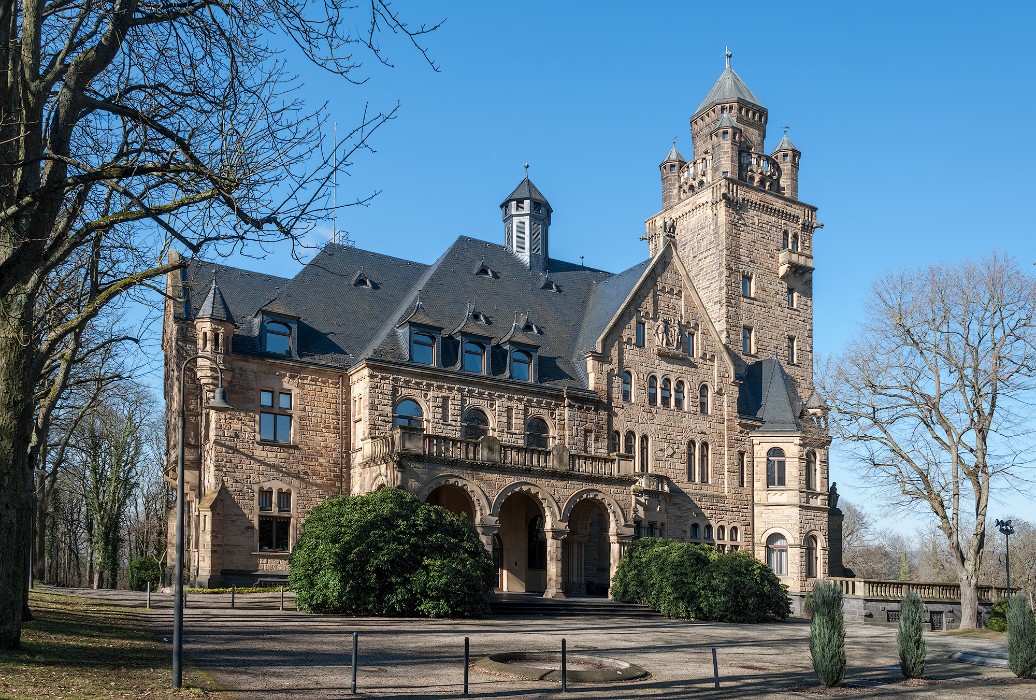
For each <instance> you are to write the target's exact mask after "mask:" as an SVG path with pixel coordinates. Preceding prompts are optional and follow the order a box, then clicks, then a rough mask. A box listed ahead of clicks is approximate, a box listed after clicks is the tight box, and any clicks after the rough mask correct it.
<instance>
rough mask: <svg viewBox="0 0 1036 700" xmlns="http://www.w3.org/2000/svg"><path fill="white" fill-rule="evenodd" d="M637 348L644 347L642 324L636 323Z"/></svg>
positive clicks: (640, 322)
mask: <svg viewBox="0 0 1036 700" xmlns="http://www.w3.org/2000/svg"><path fill="white" fill-rule="evenodd" d="M637 347H638V348H642V347H644V323H643V322H642V321H637Z"/></svg>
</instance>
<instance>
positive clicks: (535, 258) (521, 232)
mask: <svg viewBox="0 0 1036 700" xmlns="http://www.w3.org/2000/svg"><path fill="white" fill-rule="evenodd" d="M551 211H552V210H551V208H550V204H549V203H548V202H547V198H546V197H544V196H543V193H541V192H540V191H539V190H538V189H536V185H534V184H532V180H530V179H529V166H528V165H526V166H525V179H524V180H522V181H521V182H520V183H518V186H517V187H515V188H514V192H512V193H511V194H510V195H509V196H508V197H507V199H505V200H504V201H503V203H502V204H501V205H500V212H501V214H503V219H504V245H505V246H506V247H507V249H508V250H510V251H511V252H512V253H514V254H515V255H516V256H518V257H519V258H520V259H521V260H522V261H524V262H525V264H526V265H527V266H528V267H529V269H530V270H540V271H543V270H546V269H547V261H548V260H549V259H550V250H549V247H548V241H549V238H548V229H549V228H550V214H551Z"/></svg>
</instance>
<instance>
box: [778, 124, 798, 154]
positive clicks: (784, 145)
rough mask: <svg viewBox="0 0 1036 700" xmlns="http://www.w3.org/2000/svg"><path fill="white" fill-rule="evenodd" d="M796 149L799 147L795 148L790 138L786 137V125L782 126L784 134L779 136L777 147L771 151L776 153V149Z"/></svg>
mask: <svg viewBox="0 0 1036 700" xmlns="http://www.w3.org/2000/svg"><path fill="white" fill-rule="evenodd" d="M798 150H799V149H797V148H795V144H793V143H792V142H791V139H789V138H788V127H784V135H783V136H781V140H780V143H778V144H777V148H775V149H773V152H774V153H776V152H777V151H798Z"/></svg>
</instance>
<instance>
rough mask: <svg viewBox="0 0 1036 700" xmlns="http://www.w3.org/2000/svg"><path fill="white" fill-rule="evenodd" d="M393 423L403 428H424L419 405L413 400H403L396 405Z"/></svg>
mask: <svg viewBox="0 0 1036 700" xmlns="http://www.w3.org/2000/svg"><path fill="white" fill-rule="evenodd" d="M393 423H395V424H396V425H400V426H403V427H404V428H417V429H422V428H424V411H422V410H421V404H419V403H417V402H416V401H414V400H413V399H403V400H402V401H400V402H399V403H397V404H396V415H395V418H394V420H393Z"/></svg>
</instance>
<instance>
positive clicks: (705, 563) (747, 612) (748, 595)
mask: <svg viewBox="0 0 1036 700" xmlns="http://www.w3.org/2000/svg"><path fill="white" fill-rule="evenodd" d="M611 594H612V598H613V599H614V600H617V601H619V602H623V603H641V604H643V605H649V606H651V607H652V608H654V609H655V610H657V611H658V612H660V613H662V614H663V615H666V616H667V617H683V618H695V619H699V620H720V621H723V622H765V621H769V620H783V619H784V618H786V617H787V616H788V614H789V613H790V611H791V608H790V604H789V601H788V594H787V590H786V588H785V587H784V586H783V585H782V584H781V583H780V581H778V579H777V577H776V576H774V574H773V572H772V571H770V569H769V568H768V567H766V566H765V565H764V564H762V562H759V561H758V560H756V559H755V557H753V556H751V555H750V554H745V553H742V552H732V553H730V554H717V553H716V550H714V549H713V548H711V547H709V546H707V545H702V544H689V543H686V542H677V541H675V540H667V539H661V538H656V537H647V538H643V539H639V540H637V541H636V542H634V543H633V544H632V545H631V546H630V548H629V549H628V550H627V551H626V554H625V555H623V557H622V560H621V561H620V562H619V567H618V570H617V571H616V572H615V578H614V579H613V581H612V591H611Z"/></svg>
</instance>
